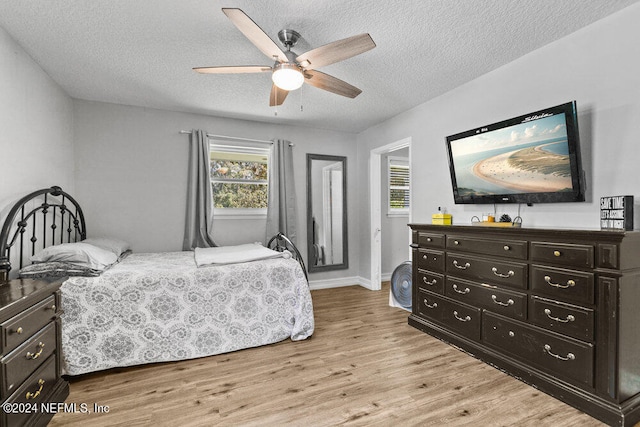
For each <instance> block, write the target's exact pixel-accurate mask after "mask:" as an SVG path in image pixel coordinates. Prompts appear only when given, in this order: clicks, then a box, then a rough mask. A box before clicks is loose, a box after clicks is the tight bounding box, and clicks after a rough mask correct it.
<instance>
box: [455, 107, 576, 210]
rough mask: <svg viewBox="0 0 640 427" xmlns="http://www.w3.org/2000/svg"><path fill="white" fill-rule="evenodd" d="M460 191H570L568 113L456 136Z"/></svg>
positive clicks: (478, 193)
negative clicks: (566, 117)
mask: <svg viewBox="0 0 640 427" xmlns="http://www.w3.org/2000/svg"><path fill="white" fill-rule="evenodd" d="M451 153H452V157H453V164H454V172H455V177H456V183H457V187H458V195H459V196H462V197H469V196H482V195H491V194H517V193H546V192H561V191H571V190H572V183H571V165H570V162H569V145H568V143H567V128H566V122H565V117H564V114H557V115H554V116H550V117H544V118H541V119H538V120H532V121H529V122H525V123H520V124H516V125H513V126H509V127H506V128H502V129H496V130H493V131H489V132H484V133H480V134H477V135H473V136H469V137H466V138H462V139H458V140H455V141H451Z"/></svg>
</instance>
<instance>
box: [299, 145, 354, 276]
mask: <svg viewBox="0 0 640 427" xmlns="http://www.w3.org/2000/svg"><path fill="white" fill-rule="evenodd" d="M307 254H308V257H309V262H308V263H307V266H308V269H309V271H310V272H314V271H315V272H317V271H325V270H338V269H341V268H348V267H349V262H348V257H347V255H348V250H347V158H346V157H343V156H327V155H322V154H307Z"/></svg>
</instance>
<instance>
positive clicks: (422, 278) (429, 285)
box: [417, 269, 444, 294]
mask: <svg viewBox="0 0 640 427" xmlns="http://www.w3.org/2000/svg"><path fill="white" fill-rule="evenodd" d="M417 284H418V288H419V289H425V290H427V291H431V292H436V293H438V294H444V276H443V275H442V274H437V273H431V272H429V271H424V270H420V269H419V270H418V283H417Z"/></svg>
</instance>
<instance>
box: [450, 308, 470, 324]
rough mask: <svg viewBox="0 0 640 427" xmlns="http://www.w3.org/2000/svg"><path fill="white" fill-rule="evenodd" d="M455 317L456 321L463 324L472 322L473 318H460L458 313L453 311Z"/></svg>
mask: <svg viewBox="0 0 640 427" xmlns="http://www.w3.org/2000/svg"><path fill="white" fill-rule="evenodd" d="M453 317H455V318H456V319H458V320H459V321H461V322H468V321H470V320H471V316H465V317H460V316H459V315H458V312H457V311H455V310H454V311H453Z"/></svg>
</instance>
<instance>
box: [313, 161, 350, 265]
mask: <svg viewBox="0 0 640 427" xmlns="http://www.w3.org/2000/svg"><path fill="white" fill-rule="evenodd" d="M314 160H324V161H335V162H341V163H342V237H343V238H342V253H343V257H342V263H340V264H330V265H313V260H312V258H311V257H312V255H313V239H312V235H313V209H312V197H311V189H312V188H313V183H312V182H311V181H312V177H311V164H312V162H313V161H314ZM348 236H349V232H348V228H347V158H346V157H345V156H330V155H326V154H310V153H307V260H308V263H307V270H309V272H310V273H315V272H320V271H330V270H341V269H346V268H349V244H348Z"/></svg>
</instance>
